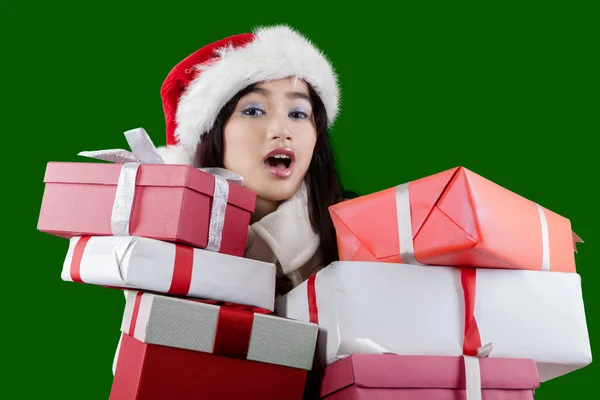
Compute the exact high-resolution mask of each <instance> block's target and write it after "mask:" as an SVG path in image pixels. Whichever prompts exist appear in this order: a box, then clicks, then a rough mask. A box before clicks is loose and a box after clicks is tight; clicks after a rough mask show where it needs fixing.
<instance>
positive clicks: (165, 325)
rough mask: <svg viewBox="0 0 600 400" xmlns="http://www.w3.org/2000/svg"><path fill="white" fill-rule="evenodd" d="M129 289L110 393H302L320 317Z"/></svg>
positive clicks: (203, 395) (273, 395) (169, 395)
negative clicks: (306, 318) (298, 317)
mask: <svg viewBox="0 0 600 400" xmlns="http://www.w3.org/2000/svg"><path fill="white" fill-rule="evenodd" d="M220 303H221V302H209V301H200V300H191V299H185V298H175V297H171V296H163V295H158V294H151V293H144V292H139V291H128V293H127V305H126V307H125V311H124V315H123V321H122V326H121V331H122V335H121V341H120V344H119V350H118V354H117V357H116V369H115V378H114V381H113V386H112V391H111V396H110V399H111V400H117V399H118V400H125V399H127V400H133V399H135V400H138V399H139V400H145V399H177V400H180V399H196V398H206V399H237V398H240V399H241V398H243V399H292V400H293V399H302V397H303V392H304V386H305V383H306V378H307V375H308V371H309V370H310V369H311V367H312V361H313V356H314V351H315V345H316V341H317V332H318V327H317V325H315V324H310V323H304V322H299V321H295V320H290V319H286V318H282V317H277V316H275V315H269V314H270V312H269V311H267V310H264V309H260V308H255V307H248V306H243V305H239V304H231V303H224V304H223V305H218V304H220Z"/></svg>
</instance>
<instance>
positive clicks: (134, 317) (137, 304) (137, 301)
mask: <svg viewBox="0 0 600 400" xmlns="http://www.w3.org/2000/svg"><path fill="white" fill-rule="evenodd" d="M143 294H144V293H142V292H137V293H136V294H135V303H133V311H132V312H131V323H130V324H129V336H134V334H135V325H136V324H137V318H138V314H139V313H140V305H141V304H142V295H143Z"/></svg>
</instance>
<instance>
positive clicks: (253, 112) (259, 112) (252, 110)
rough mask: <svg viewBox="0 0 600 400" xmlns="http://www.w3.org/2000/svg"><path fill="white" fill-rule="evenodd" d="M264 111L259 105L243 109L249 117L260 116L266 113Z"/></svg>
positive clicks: (243, 112)
mask: <svg viewBox="0 0 600 400" xmlns="http://www.w3.org/2000/svg"><path fill="white" fill-rule="evenodd" d="M264 113H265V112H264V111H263V110H261V109H260V108H257V107H248V108H246V109H244V110H243V111H242V114H244V115H247V116H249V117H258V116H260V115H264Z"/></svg>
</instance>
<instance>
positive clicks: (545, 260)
mask: <svg viewBox="0 0 600 400" xmlns="http://www.w3.org/2000/svg"><path fill="white" fill-rule="evenodd" d="M535 207H536V208H537V210H538V214H539V216H540V224H541V225H542V268H541V269H542V271H550V237H549V234H548V221H547V220H546V214H544V209H543V208H542V206H540V205H539V204H537V203H535Z"/></svg>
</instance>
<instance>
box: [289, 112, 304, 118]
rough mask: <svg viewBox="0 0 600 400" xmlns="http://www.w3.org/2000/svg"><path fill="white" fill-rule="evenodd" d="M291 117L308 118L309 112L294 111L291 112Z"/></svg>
mask: <svg viewBox="0 0 600 400" xmlns="http://www.w3.org/2000/svg"><path fill="white" fill-rule="evenodd" d="M289 116H290V118H292V119H306V118H308V114H306V113H305V112H302V111H292V112H291V113H289Z"/></svg>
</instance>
